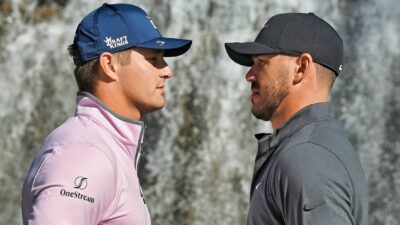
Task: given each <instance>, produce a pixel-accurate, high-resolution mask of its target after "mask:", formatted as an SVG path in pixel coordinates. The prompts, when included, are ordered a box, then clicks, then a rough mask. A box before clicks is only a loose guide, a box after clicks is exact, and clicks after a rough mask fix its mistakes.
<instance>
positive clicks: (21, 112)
mask: <svg viewBox="0 0 400 225" xmlns="http://www.w3.org/2000/svg"><path fill="white" fill-rule="evenodd" d="M110 2H112V1H110ZM114 2H115V1H114ZM129 2H130V3H134V4H138V5H140V6H142V7H144V8H145V9H146V10H147V11H148V12H149V14H150V15H151V16H152V19H153V20H154V21H155V23H156V24H157V25H158V27H159V29H160V30H161V31H162V32H163V33H164V35H166V36H179V37H183V38H189V39H193V41H194V42H193V46H192V49H191V51H190V52H188V53H187V54H185V55H184V56H182V57H178V58H174V59H167V60H168V62H169V64H170V65H171V67H172V68H173V69H174V72H175V76H174V78H173V79H170V80H168V82H167V90H166V96H167V101H168V105H167V106H166V107H165V108H164V109H163V110H161V111H158V112H155V113H153V114H150V115H148V116H146V117H145V118H144V121H145V122H146V124H147V130H146V134H145V139H146V145H145V146H144V150H145V154H144V157H143V160H142V161H141V166H140V178H141V181H142V183H143V188H144V192H145V193H144V194H145V197H146V200H147V202H148V204H149V208H150V211H151V215H152V220H153V224H155V225H159V224H182V225H185V224H194V225H200V224H201V225H203V224H232V225H239V224H245V221H246V213H247V207H248V196H249V186H250V185H249V184H250V179H251V175H252V168H253V159H254V156H255V151H256V143H255V139H254V137H253V134H254V133H257V132H260V131H270V130H271V128H270V125H269V124H268V123H262V122H259V121H257V120H255V119H254V118H253V117H252V115H251V113H250V109H249V108H250V104H249V94H250V93H249V85H248V84H246V82H245V80H244V74H245V72H246V68H243V67H240V66H239V65H237V64H234V63H233V62H232V61H230V59H229V58H228V57H227V55H226V53H225V50H224V47H223V43H224V42H230V41H248V40H252V39H254V37H255V35H256V34H257V32H258V30H259V29H260V27H261V26H262V25H263V24H264V23H265V21H266V20H267V19H268V18H269V17H271V16H272V15H274V14H276V13H282V12H289V11H290V12H293V11H298V12H310V11H313V12H315V13H316V14H317V15H320V16H321V17H323V18H324V19H326V20H327V21H329V22H330V23H331V24H332V25H333V26H334V27H336V28H337V30H338V31H339V33H340V34H341V36H342V37H343V39H344V41H345V55H346V57H345V63H344V70H343V72H342V74H341V75H340V77H339V79H338V80H337V82H336V84H335V87H334V90H333V94H332V103H333V105H334V107H333V108H334V113H335V115H336V117H337V118H339V119H340V120H341V121H342V122H343V124H344V125H345V127H346V129H347V130H348V132H349V134H350V137H351V141H352V143H353V144H354V145H355V147H356V149H357V151H358V153H359V154H360V157H361V160H362V163H363V166H364V168H365V170H366V173H367V178H368V182H369V188H370V190H369V192H370V216H369V221H370V224H371V225H381V224H382V225H383V224H385V225H399V224H400V138H399V133H400V113H399V112H400V72H399V71H400V50H399V46H400V25H399V21H400V4H399V2H398V0H383V1H382V0H364V1H362V0H329V1H323V2H321V1H318V0H312V1H306V2H304V1H298V0H287V1H278V0H269V1H257V0H248V1H234V0H224V1H221V0H220V1H218V0H204V1H195V0H169V1H161V0H154V1H129ZM101 3H102V1H94V0H93V1H83V0H79V1H68V0H57V1H50V0H36V1H24V0H3V1H0V59H1V63H0V71H1V74H2V76H1V80H0V90H1V94H0V118H1V123H2V125H1V126H0V135H1V137H2V139H0V185H1V186H0V225H3V224H4V225H5V224H16V225H19V224H22V222H21V219H20V209H19V202H20V190H21V186H22V182H23V178H24V176H25V173H26V171H27V169H28V167H29V165H30V163H31V160H32V157H33V155H34V154H35V152H36V151H37V149H38V148H39V146H40V143H41V141H42V140H43V138H44V137H45V136H46V135H47V134H48V133H49V132H50V131H51V130H52V129H54V128H55V127H56V126H58V125H60V124H61V123H62V122H63V121H64V120H65V119H66V118H67V117H68V116H70V115H72V114H73V110H74V104H75V99H74V96H75V93H76V87H75V82H74V78H73V75H72V70H73V64H72V61H71V59H70V58H69V57H68V53H67V51H66V47H67V45H68V44H70V43H71V42H72V38H73V33H74V31H75V27H76V26H77V24H78V23H79V21H80V19H81V18H82V17H83V16H84V15H85V14H87V13H88V12H89V11H91V10H93V9H94V8H96V7H98V6H99V5H101Z"/></svg>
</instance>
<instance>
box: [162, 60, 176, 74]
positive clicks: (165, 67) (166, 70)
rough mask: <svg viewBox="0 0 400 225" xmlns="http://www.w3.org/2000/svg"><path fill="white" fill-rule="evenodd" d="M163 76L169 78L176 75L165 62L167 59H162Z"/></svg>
mask: <svg viewBox="0 0 400 225" xmlns="http://www.w3.org/2000/svg"><path fill="white" fill-rule="evenodd" d="M161 68H162V69H161V75H160V76H161V77H162V78H165V79H168V78H170V77H172V76H173V75H174V73H173V72H172V69H171V67H169V66H168V63H167V62H165V60H164V59H163V60H162V66H161Z"/></svg>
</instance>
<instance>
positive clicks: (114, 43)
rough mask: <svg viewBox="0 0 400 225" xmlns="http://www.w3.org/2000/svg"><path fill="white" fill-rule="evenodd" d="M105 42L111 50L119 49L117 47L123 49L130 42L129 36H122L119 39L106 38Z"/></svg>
mask: <svg viewBox="0 0 400 225" xmlns="http://www.w3.org/2000/svg"><path fill="white" fill-rule="evenodd" d="M104 42H105V43H106V44H107V46H108V47H110V48H111V49H113V48H117V47H121V46H124V45H127V44H128V43H129V42H128V37H127V36H122V37H119V38H115V39H113V38H111V37H106V39H105V40H104Z"/></svg>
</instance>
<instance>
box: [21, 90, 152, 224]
mask: <svg viewBox="0 0 400 225" xmlns="http://www.w3.org/2000/svg"><path fill="white" fill-rule="evenodd" d="M143 132H144V124H143V122H140V121H134V120H130V119H128V118H124V117H122V116H119V115H117V114H115V113H113V112H112V111H111V110H110V109H108V108H107V107H106V106H105V105H104V104H102V103H101V102H100V101H99V100H98V99H97V98H95V97H94V96H92V95H90V94H88V93H85V92H80V93H79V94H78V104H77V108H76V113H75V116H74V117H72V118H69V119H68V120H67V121H66V122H65V123H64V124H62V125H61V126H60V127H58V128H57V129H55V130H54V131H53V132H52V133H51V134H50V135H49V136H48V137H47V138H46V140H45V141H44V143H43V144H42V146H41V147H40V150H39V152H38V154H37V155H36V158H35V159H34V161H33V163H32V165H31V168H30V170H29V172H28V175H27V177H26V179H25V182H24V187H23V191H22V216H23V222H24V225H27V224H29V225H53V224H54V225H97V224H102V225H117V224H118V225H150V224H151V221H150V216H149V212H148V209H147V205H146V204H145V201H144V199H143V197H142V192H141V187H140V184H139V180H138V176H137V161H138V158H139V155H140V145H141V142H142V138H143Z"/></svg>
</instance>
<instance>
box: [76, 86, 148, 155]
mask: <svg viewBox="0 0 400 225" xmlns="http://www.w3.org/2000/svg"><path fill="white" fill-rule="evenodd" d="M75 115H77V116H88V117H90V118H92V119H93V120H95V122H96V123H98V124H99V125H101V126H102V127H104V128H105V129H106V130H107V131H108V132H110V133H111V134H112V136H113V137H114V138H115V139H117V140H118V141H119V142H120V143H122V144H123V146H124V147H125V148H126V150H127V151H128V153H129V154H130V155H133V156H134V155H135V153H136V151H137V147H138V146H140V144H141V142H142V138H143V132H144V123H143V122H142V121H136V120H132V119H129V118H127V117H124V116H121V115H119V114H117V113H115V112H113V111H112V110H111V109H110V108H109V107H107V106H106V105H105V104H104V103H102V102H101V101H100V100H99V99H98V98H96V97H95V96H93V95H91V94H90V93H88V92H78V94H77V107H76V112H75Z"/></svg>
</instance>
